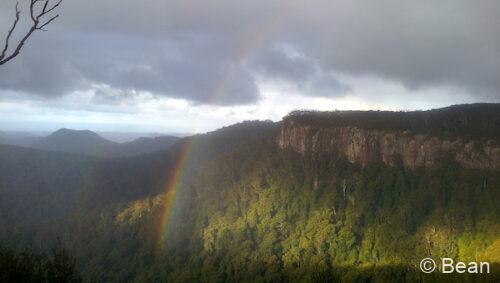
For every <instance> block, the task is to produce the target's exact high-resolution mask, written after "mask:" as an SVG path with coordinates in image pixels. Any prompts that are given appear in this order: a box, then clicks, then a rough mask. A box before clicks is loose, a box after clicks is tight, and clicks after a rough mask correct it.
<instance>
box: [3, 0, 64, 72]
mask: <svg viewBox="0 0 500 283" xmlns="http://www.w3.org/2000/svg"><path fill="white" fill-rule="evenodd" d="M29 1H30V2H29V3H30V18H31V25H30V28H29V30H28V31H27V32H26V34H24V36H23V37H22V38H21V40H20V41H19V42H18V43H17V45H16V46H15V47H14V49H13V50H12V51H11V52H10V53H9V44H10V40H11V37H12V34H13V33H14V31H15V30H16V27H17V24H18V23H19V19H20V15H21V11H20V10H19V2H17V3H16V19H15V20H14V23H13V24H12V26H11V28H10V29H9V32H8V33H7V37H6V38H5V43H4V47H3V49H2V53H1V54H0V65H3V64H5V63H7V62H8V61H10V60H12V59H14V58H15V57H16V56H17V55H19V53H20V52H21V49H22V48H23V46H24V44H25V43H26V41H27V40H28V38H29V37H30V36H31V35H32V34H33V33H34V32H35V31H37V30H40V31H45V29H44V28H45V27H46V26H47V25H49V24H50V23H51V22H52V21H54V20H55V19H57V18H58V17H59V14H55V15H52V16H51V15H50V14H53V13H52V12H53V11H54V10H55V9H56V8H57V7H59V5H61V3H62V1H63V0H56V1H53V0H29Z"/></svg>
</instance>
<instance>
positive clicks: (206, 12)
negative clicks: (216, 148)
mask: <svg viewBox="0 0 500 283" xmlns="http://www.w3.org/2000/svg"><path fill="white" fill-rule="evenodd" d="M9 1H10V0H9ZM9 1H7V2H9ZM1 5H2V8H3V7H4V6H6V4H5V2H4V3H2V4H1ZM8 12H9V10H8V9H2V11H0V17H3V16H4V15H6V14H7V13H8ZM61 15H62V17H61V19H60V20H59V21H58V22H57V23H55V24H54V25H53V26H51V27H50V31H49V32H48V33H45V34H41V35H37V36H36V37H34V38H32V39H31V40H30V42H29V44H28V45H27V47H26V48H25V51H24V53H23V54H22V56H20V57H19V59H17V60H16V61H15V62H14V63H12V64H9V65H7V66H6V67H4V68H2V69H0V88H3V89H9V90H19V91H23V92H29V93H35V94H38V95H43V96H47V97H57V96H61V95H64V94H65V93H68V92H71V91H74V90H78V89H88V88H91V87H92V85H95V84H103V85H107V86H109V87H111V88H114V89H119V90H124V91H147V92H151V93H153V94H154V95H164V96H169V97H174V98H184V99H187V100H190V101H193V102H196V103H211V104H219V105H233V104H247V103H252V102H255V101H256V100H258V99H259V91H258V87H257V86H256V82H255V81H256V78H257V77H258V76H266V77H267V78H273V79H275V80H278V81H280V80H281V81H287V82H291V83H294V84H296V85H297V87H298V88H300V89H302V90H303V91H304V94H306V95H311V96H334V95H337V96H338V95H342V94H344V93H345V92H348V91H349V90H350V89H351V88H355V87H356V86H348V85H345V84H343V83H342V82H341V81H339V80H338V78H336V77H335V75H333V74H342V75H344V76H375V77H379V78H382V79H386V80H389V81H395V82H400V83H402V84H403V85H405V86H406V87H407V88H409V89H418V88H425V87H442V86H445V87H452V88H459V89H462V90H464V91H467V92H469V93H470V95H472V96H474V97H476V98H477V100H484V99H489V100H499V99H500V80H499V79H498V78H500V67H498V66H500V37H499V36H498V26H500V16H499V15H500V2H498V1H495V0H485V1H481V4H478V3H477V2H476V1H466V0H459V1H438V2H436V1H399V0H398V1H396V0H385V1H368V0H365V1H322V0H312V1H308V2H307V3H306V2H302V1H263V0H256V1H230V0H217V1H195V0H186V1H173V0H171V1H161V0H144V1H133V0H122V1H117V0H115V1H111V0H108V1H100V0H87V1H66V2H65V3H64V6H63V9H62V10H61ZM2 23H3V21H2ZM3 27H4V26H3V25H2V28H3ZM280 44H284V45H287V46H290V47H291V48H293V49H294V50H297V51H298V52H300V54H302V55H303V56H299V57H293V56H289V54H286V52H283V50H280V49H276V48H275V47H276V46H279V45H280Z"/></svg>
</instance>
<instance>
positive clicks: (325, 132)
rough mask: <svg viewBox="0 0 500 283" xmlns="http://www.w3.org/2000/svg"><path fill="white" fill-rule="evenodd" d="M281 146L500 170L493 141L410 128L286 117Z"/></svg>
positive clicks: (413, 164)
mask: <svg viewBox="0 0 500 283" xmlns="http://www.w3.org/2000/svg"><path fill="white" fill-rule="evenodd" d="M277 142H278V144H279V146H280V148H282V149H293V150H296V151H298V152H300V153H301V154H329V155H332V156H334V157H339V158H341V157H344V158H346V159H347V160H348V161H349V162H352V163H359V164H361V165H363V166H364V165H367V164H369V163H373V162H382V163H384V164H386V165H389V166H395V165H398V164H399V165H404V166H405V167H409V168H417V167H434V166H436V165H438V164H439V163H440V162H443V161H445V160H446V161H455V162H457V163H458V164H460V165H461V166H464V167H466V168H490V169H495V170H497V169H500V147H498V143H494V142H493V141H492V140H486V141H484V140H481V141H479V140H467V141H466V140H464V139H462V138H460V137H455V138H450V139H447V138H440V137H436V136H430V135H422V134H412V133H411V132H409V131H394V130H380V129H363V128H359V127H349V126H344V127H321V126H314V125H309V124H304V123H296V122H295V121H294V120H293V118H290V119H285V120H284V121H283V123H282V128H281V132H280V134H279V136H278V141H277Z"/></svg>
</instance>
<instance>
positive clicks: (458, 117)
mask: <svg viewBox="0 0 500 283" xmlns="http://www.w3.org/2000/svg"><path fill="white" fill-rule="evenodd" d="M284 121H285V122H286V121H293V122H295V123H298V124H304V125H313V126H318V127H346V126H351V127H360V128H365V129H380V130H397V131H410V132H412V133H416V134H427V135H435V136H443V135H449V136H460V137H463V138H479V137H481V138H491V139H499V138H500V104H488V103H477V104H465V105H454V106H450V107H445V108H440V109H433V110H427V111H410V112H405V111H400V112H392V111H330V112H318V111H307V110H304V111H294V112H291V113H290V114H289V115H288V116H286V117H285V118H284Z"/></svg>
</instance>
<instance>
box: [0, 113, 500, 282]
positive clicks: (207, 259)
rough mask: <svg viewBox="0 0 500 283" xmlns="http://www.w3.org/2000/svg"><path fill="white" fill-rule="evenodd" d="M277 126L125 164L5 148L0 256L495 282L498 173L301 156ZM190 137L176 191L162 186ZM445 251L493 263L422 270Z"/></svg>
mask: <svg viewBox="0 0 500 283" xmlns="http://www.w3.org/2000/svg"><path fill="white" fill-rule="evenodd" d="M469 107H472V106H464V107H463V109H462V108H458V110H456V111H458V112H460V113H461V112H464V111H465V112H467V111H469V110H468V109H469ZM476 107H480V108H481V107H483V106H482V105H479V106H476ZM484 107H486V106H484ZM472 108H474V107H472ZM486 108H488V107H486ZM450 109H452V110H453V109H455V108H450ZM439 111H441V110H439ZM439 111H438V112H439ZM443 111H444V112H447V111H449V109H448V110H446V109H445V110H443ZM453 111H455V110H453ZM342 113H344V112H342ZM353 113H358V114H359V113H360V112H353ZM429 113H430V112H429ZM478 113H479V112H478ZM481 113H483V112H481ZM486 113H489V112H488V111H486ZM358 114H356V115H358ZM297 115H298V116H297ZM329 115H333V116H335V115H340V116H342V115H351V114H341V113H328V114H321V113H317V114H316V113H312V114H311V113H307V114H306V115H302V114H297V113H295V114H291V116H290V117H291V118H293V119H296V118H297V117H301V118H304V119H305V120H300V121H301V123H305V122H306V121H307V122H308V123H313V122H314V123H317V124H314V125H317V126H321V125H323V124H321V123H322V122H321V121H323V120H325V121H327V120H328V121H329V120H334V119H333V118H332V119H325V117H328V116H329ZM352 115H355V114H352ZM359 115H360V116H364V115H367V116H368V114H363V113H361V114H359ZM388 115H389V116H390V115H393V114H388ZM394 115H399V114H394ZM411 115H414V114H411ZM415 115H420V114H415ZM432 115H434V114H432ZM432 115H431V116H432ZM436 115H438V114H436ZM439 115H441V114H439ZM442 115H444V114H442ZM447 115H448V114H447ZM457 115H458V114H457ZM470 115H471V116H472V118H470V119H468V120H467V121H479V120H478V119H479V118H477V117H476V116H477V115H479V116H481V115H482V114H470ZM488 115H493V114H492V113H490V114H488ZM316 116H317V117H316ZM290 117H288V118H286V119H285V122H286V120H287V119H291V118H290ZM311 117H312V118H311ZM356 117H358V116H356ZM373 117H376V115H375V116H372V118H373ZM313 118H314V119H320V118H321V119H320V120H321V121H318V122H315V121H316V120H314V119H313ZM307 119H312V120H307ZM383 119H385V118H383ZM415 119H417V118H415ZM436 119H437V118H436ZM372 120H375V121H377V119H376V118H373V119H372ZM417 120H418V119H417ZM360 121H362V119H361V120H358V119H354V118H352V119H351V120H350V124H352V125H356V123H361V122H360ZM378 121H379V122H380V121H383V120H378ZM391 121H392V119H391ZM494 121H495V120H494V119H493V118H491V119H490V121H489V123H490V124H489V126H488V127H490V128H492V129H489V130H488V131H489V132H490V134H491V135H490V136H489V138H492V139H495V135H492V134H493V131H494V130H495V129H496V128H494V125H495V124H494ZM496 121H498V120H496ZM369 122H370V119H368V118H367V119H366V123H369ZM331 123H333V124H335V123H338V121H335V122H331ZM346 123H347V122H346ZM394 123H395V124H398V123H400V122H397V121H396V122H394ZM419 123H421V122H416V124H419ZM492 123H493V124H492ZM328 125H332V124H328ZM335 125H336V124H335ZM398 125H399V126H398V127H403V124H398ZM460 125H467V124H464V123H461V124H460ZM279 126H280V125H279V124H278V123H272V122H256V121H254V122H246V123H241V124H237V125H234V126H231V127H226V128H223V129H221V130H218V131H215V132H212V133H208V134H203V135H197V136H195V137H188V138H184V139H181V140H180V141H179V142H178V143H177V144H176V145H174V146H173V147H172V148H170V149H169V150H166V151H161V152H157V153H154V154H147V155H143V156H136V157H124V158H116V159H101V158H96V157H84V156H79V155H70V154H62V153H52V152H44V151H39V150H32V149H26V148H19V147H12V146H0V227H2V228H3V229H0V243H2V244H3V245H5V246H8V248H5V249H3V250H1V251H3V252H0V258H5V259H6V260H4V261H3V262H4V263H3V264H5V262H7V264H9V262H17V261H16V260H17V258H19V256H18V255H19V254H21V253H22V251H23V250H25V248H26V247H32V249H33V254H34V255H35V256H34V257H35V258H47V257H44V256H42V257H39V256H38V255H40V254H42V255H43V254H48V255H50V254H51V247H52V246H54V244H57V243H59V242H60V243H62V244H63V245H64V246H66V247H67V248H68V250H69V251H70V253H71V254H72V255H73V256H74V260H75V266H76V269H77V270H78V273H79V274H81V277H82V279H83V280H84V281H86V282H93V281H97V282H283V281H289V282H331V281H335V282H336V281H345V282H388V281H398V282H402V281H406V282H423V281H424V282H443V281H451V282H456V281H466V282H475V281H478V280H479V281H481V282H482V281H485V282H498V281H500V277H499V276H500V275H499V271H500V269H499V268H500V267H499V265H498V264H500V205H499V202H498V200H499V199H500V174H498V173H499V172H498V171H494V170H489V169H487V168H486V169H481V170H479V169H477V170H472V169H465V168H461V167H460V166H458V165H457V164H455V163H454V164H446V163H443V164H439V165H438V166H436V167H435V168H427V169H409V168H405V167H403V166H399V167H398V166H396V167H389V166H386V165H383V164H369V165H368V166H364V167H363V166H360V165H359V164H353V163H349V162H347V161H346V160H344V159H342V158H338V159H333V158H332V157H328V156H303V155H300V154H298V153H296V152H294V151H289V150H282V149H280V148H279V147H278V146H277V144H276V137H277V134H278V131H279ZM375 126H376V124H374V127H375ZM433 131H434V130H433ZM436 131H437V130H436ZM461 131H462V130H456V132H455V134H459V133H461ZM483 133H487V131H486V132H483ZM186 144H189V145H190V147H189V154H188V155H186V157H187V160H186V163H185V164H184V166H183V168H182V169H183V170H182V172H183V174H182V177H181V178H179V180H178V185H177V186H176V187H175V194H173V191H166V188H168V186H166V184H168V183H169V182H170V180H169V178H170V177H171V176H172V172H174V171H176V170H178V169H179V168H178V165H179V164H178V163H177V162H176V161H177V160H179V157H180V156H179V155H180V154H181V152H182V149H183V148H184V149H185V148H186V147H185V145H186ZM173 195H174V196H173ZM169 200H172V202H171V205H167V204H169V203H170V202H169ZM166 208H169V210H170V211H169V212H170V215H169V219H168V229H167V230H165V231H163V230H162V227H163V226H164V224H165V223H163V220H164V219H163V218H164V217H163V216H164V215H165V210H166ZM14 250H16V251H17V252H16V251H14ZM68 256H69V258H72V256H70V255H69V254H68ZM443 256H446V257H450V258H453V259H454V260H461V261H472V260H477V261H479V260H482V261H488V262H490V263H491V265H492V267H491V270H492V273H491V274H485V275H482V276H473V275H464V274H452V275H443V274H439V273H433V274H428V275H427V274H423V273H422V272H420V271H419V270H418V263H419V261H420V260H421V259H422V258H424V257H432V258H436V259H437V258H439V257H443ZM48 258H49V260H48V261H47V262H50V256H49V257H48ZM0 260H1V259H0ZM34 262H35V263H36V266H45V263H43V262H46V261H45V260H43V261H41V260H38V259H37V260H35V261H34ZM38 262H42V263H38ZM69 262H71V261H69ZM4 266H5V265H4ZM11 266H12V265H11Z"/></svg>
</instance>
